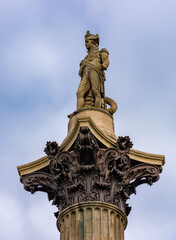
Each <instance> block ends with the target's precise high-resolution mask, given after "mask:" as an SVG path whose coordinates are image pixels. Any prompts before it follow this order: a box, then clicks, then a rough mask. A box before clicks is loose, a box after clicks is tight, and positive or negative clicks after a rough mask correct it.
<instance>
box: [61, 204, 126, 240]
mask: <svg viewBox="0 0 176 240" xmlns="http://www.w3.org/2000/svg"><path fill="white" fill-rule="evenodd" d="M126 226H127V217H126V215H125V214H124V213H123V212H122V211H121V210H120V209H119V208H118V207H115V206H114V205H112V204H107V203H102V202H85V203H78V204H74V205H72V206H71V207H68V208H66V209H65V210H64V211H63V212H62V213H61V214H60V216H59V217H58V219H57V227H58V229H59V231H60V233H61V235H60V240H83V239H86V240H88V239H90V240H92V239H94V240H102V239H103V240H123V239H124V229H125V228H126Z"/></svg>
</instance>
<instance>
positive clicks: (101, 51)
mask: <svg viewBox="0 0 176 240" xmlns="http://www.w3.org/2000/svg"><path fill="white" fill-rule="evenodd" d="M99 52H100V53H107V54H108V55H109V52H108V50H107V49H106V48H102V49H100V51H99Z"/></svg>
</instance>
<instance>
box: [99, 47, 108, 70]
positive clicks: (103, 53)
mask: <svg viewBox="0 0 176 240" xmlns="http://www.w3.org/2000/svg"><path fill="white" fill-rule="evenodd" d="M100 54H101V60H102V69H103V70H106V69H107V68H108V66H109V52H108V50H107V49H106V48H102V49H101V50H100Z"/></svg>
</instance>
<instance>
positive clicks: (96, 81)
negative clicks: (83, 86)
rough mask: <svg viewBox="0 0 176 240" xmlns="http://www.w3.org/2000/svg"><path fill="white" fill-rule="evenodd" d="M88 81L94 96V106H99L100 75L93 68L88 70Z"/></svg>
mask: <svg viewBox="0 0 176 240" xmlns="http://www.w3.org/2000/svg"><path fill="white" fill-rule="evenodd" d="M89 77H90V83H91V86H92V91H93V94H94V97H95V107H96V108H101V94H100V77H99V75H98V73H97V72H96V71H95V70H93V69H92V70H91V71H90V72H89Z"/></svg>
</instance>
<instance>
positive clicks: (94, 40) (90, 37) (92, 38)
mask: <svg viewBox="0 0 176 240" xmlns="http://www.w3.org/2000/svg"><path fill="white" fill-rule="evenodd" d="M85 45H86V48H87V49H89V48H90V47H91V46H92V45H94V46H96V47H98V46H99V35H98V34H96V35H94V34H90V31H87V33H86V35H85Z"/></svg>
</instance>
